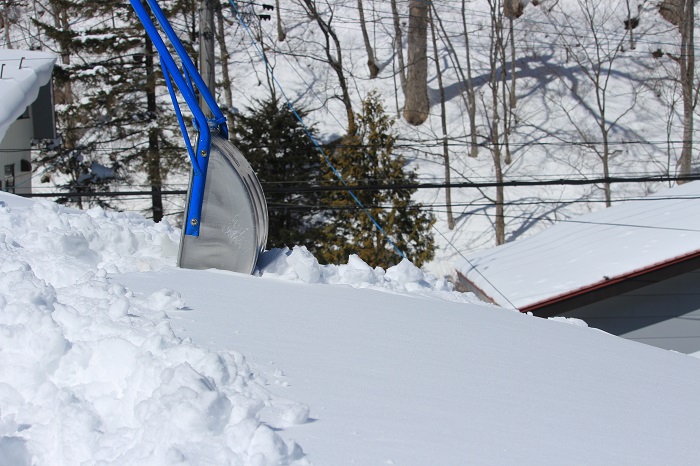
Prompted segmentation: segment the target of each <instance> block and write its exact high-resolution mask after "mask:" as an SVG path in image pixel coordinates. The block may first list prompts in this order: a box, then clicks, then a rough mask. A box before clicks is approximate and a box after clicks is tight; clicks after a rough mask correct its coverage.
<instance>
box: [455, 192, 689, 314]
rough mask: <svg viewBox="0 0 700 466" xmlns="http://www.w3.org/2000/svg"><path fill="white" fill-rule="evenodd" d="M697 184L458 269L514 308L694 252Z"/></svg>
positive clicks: (478, 256) (564, 225)
mask: <svg viewBox="0 0 700 466" xmlns="http://www.w3.org/2000/svg"><path fill="white" fill-rule="evenodd" d="M698 196H700V182H698V181H695V182H692V183H687V184H684V185H680V186H677V187H674V188H670V189H667V190H664V191H660V192H658V193H656V194H654V195H652V196H648V197H645V198H639V199H637V200H633V201H627V202H624V203H619V204H616V205H613V206H612V207H610V208H608V209H605V210H600V211H597V212H594V213H591V214H588V215H582V216H580V217H575V218H573V219H569V220H564V221H562V222H560V223H558V224H556V225H554V226H552V227H549V228H548V229H546V230H544V231H542V232H540V233H538V234H536V235H534V236H531V237H529V238H524V239H521V240H519V241H514V242H512V243H507V244H505V245H502V246H498V247H495V248H492V249H490V250H486V251H481V252H477V253H474V254H470V255H467V256H466V258H465V259H462V260H460V261H458V262H457V265H456V267H457V270H459V271H460V273H461V274H462V275H464V276H465V277H466V278H467V279H469V281H470V282H472V283H473V284H474V285H476V286H477V287H478V288H479V289H480V290H482V291H483V292H484V293H485V294H486V295H487V296H489V297H490V298H491V299H492V300H493V301H494V302H496V303H497V304H499V305H501V306H504V307H515V308H517V309H521V308H524V307H526V306H529V305H532V304H536V303H539V302H542V301H546V300H548V299H551V298H554V297H556V296H559V295H562V294H568V293H570V292H572V291H574V290H578V289H580V288H584V287H588V286H592V285H595V284H598V283H604V282H606V281H608V280H611V279H615V278H617V277H619V276H621V275H625V274H628V273H631V272H635V271H638V270H641V269H646V268H648V267H651V266H653V265H656V264H660V263H663V262H667V261H669V260H672V259H675V258H678V257H681V256H684V255H686V254H691V253H695V252H697V251H700V204H698Z"/></svg>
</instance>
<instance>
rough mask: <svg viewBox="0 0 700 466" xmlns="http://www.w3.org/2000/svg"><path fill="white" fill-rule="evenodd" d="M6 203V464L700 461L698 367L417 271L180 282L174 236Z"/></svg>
mask: <svg viewBox="0 0 700 466" xmlns="http://www.w3.org/2000/svg"><path fill="white" fill-rule="evenodd" d="M0 196H1V197H0V358H1V360H2V364H0V464H3V465H6V464H7V465H13V466H21V465H30V464H66V465H69V464H120V465H142V464H149V465H175V464H188V465H205V464H216V465H223V464H236V465H278V464H299V465H301V464H318V465H344V464H403V465H425V464H443V465H462V464H494V465H499V464H537V465H541V464H552V465H555V464H556V465H560V464H630V465H632V464H634V465H641V464H649V465H655V464H675V465H685V464H687V465H691V464H695V462H696V460H697V457H698V454H700V449H699V447H698V444H697V441H696V440H697V438H698V436H700V404H698V403H697V401H696V398H697V397H696V391H697V381H698V380H700V361H698V360H697V359H695V358H692V357H689V356H686V355H682V354H678V353H673V352H668V351H663V350H660V349H657V348H652V347H649V346H646V345H641V344H636V343H634V342H630V341H626V340H622V339H619V338H616V337H613V336H610V335H607V334H604V333H603V332H600V331H597V330H594V329H590V328H587V327H586V326H585V325H582V323H581V322H580V321H551V320H550V321H546V320H542V319H538V318H534V317H530V316H527V315H523V314H520V313H517V312H513V311H510V310H504V309H499V308H495V307H491V306H485V305H483V304H476V303H475V302H474V301H473V298H470V296H468V295H462V294H457V293H454V292H451V291H450V286H449V285H448V284H447V283H446V282H444V281H443V280H437V279H435V278H434V277H431V276H427V275H425V274H424V273H423V272H421V271H420V270H418V269H416V268H415V267H413V266H411V265H410V264H409V263H407V262H404V263H402V264H400V265H398V266H396V267H394V268H391V269H389V270H387V271H383V270H381V269H371V268H370V267H368V266H367V265H366V264H364V263H362V262H361V261H358V260H353V261H351V262H350V263H348V264H346V265H341V266H321V265H319V264H318V263H317V262H316V261H315V259H314V258H313V257H312V256H310V255H309V254H308V253H306V252H305V251H304V250H303V249H295V250H293V251H284V250H276V251H271V252H268V253H266V255H265V256H264V258H263V262H262V263H261V268H260V270H258V272H257V273H256V275H257V276H246V275H238V274H233V273H228V272H219V271H192V270H182V269H177V268H175V267H173V263H174V259H175V254H176V246H177V241H178V232H177V231H176V230H174V229H173V228H172V227H170V226H169V225H168V224H167V223H161V224H153V223H152V222H150V221H148V220H144V219H143V218H141V217H139V216H137V215H134V214H117V213H109V212H105V211H103V210H101V209H91V210H89V211H87V212H81V211H77V210H71V209H67V208H65V207H59V206H57V205H55V204H52V203H48V202H37V203H32V202H30V201H27V200H24V199H21V198H18V197H15V196H12V195H9V194H2V195H0ZM571 324H577V325H571Z"/></svg>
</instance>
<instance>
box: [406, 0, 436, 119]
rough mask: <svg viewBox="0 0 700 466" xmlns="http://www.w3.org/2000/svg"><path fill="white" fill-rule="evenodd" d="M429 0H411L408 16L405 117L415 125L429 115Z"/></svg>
mask: <svg viewBox="0 0 700 466" xmlns="http://www.w3.org/2000/svg"><path fill="white" fill-rule="evenodd" d="M427 41H428V3H427V2H425V1H423V0H411V3H410V4H409V18H408V66H407V69H408V73H407V76H406V106H405V108H404V113H403V115H404V118H405V119H406V121H407V122H408V123H409V124H412V125H415V126H418V125H421V124H423V122H425V120H427V119H428V113H429V111H430V101H429V100H428V58H427V48H428V46H427Z"/></svg>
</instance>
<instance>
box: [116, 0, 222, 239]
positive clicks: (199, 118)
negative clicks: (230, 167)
mask: <svg viewBox="0 0 700 466" xmlns="http://www.w3.org/2000/svg"><path fill="white" fill-rule="evenodd" d="M130 2H131V6H132V7H133V9H134V11H135V12H136V15H137V16H138V18H139V20H140V21H141V23H142V24H143V27H144V28H145V30H146V33H147V34H148V36H149V37H150V38H151V41H152V42H153V45H154V46H155V47H156V50H158V54H159V55H160V60H161V66H162V68H163V74H164V76H165V81H166V84H167V86H168V91H169V92H170V97H171V99H172V101H173V106H174V107H175V113H176V115H177V118H178V122H179V124H180V130H181V131H182V135H183V138H184V139H185V145H186V146H187V152H188V153H189V156H190V161H191V162H192V170H193V177H192V185H191V187H190V196H189V204H188V206H187V218H186V219H185V221H186V226H185V234H186V235H191V236H199V227H200V224H201V218H202V204H203V202H204V188H205V184H206V179H207V166H208V161H209V152H210V151H211V130H212V129H215V130H218V132H219V134H220V135H221V136H222V137H223V138H225V139H228V127H227V126H226V117H224V115H223V112H222V111H221V109H220V108H219V106H218V105H217V104H216V101H215V100H214V97H213V95H212V93H211V91H210V90H209V89H208V88H207V86H206V84H205V83H204V80H203V79H202V76H201V75H200V74H199V72H198V71H197V68H196V67H195V65H194V63H193V62H192V60H191V59H190V57H189V55H187V51H186V50H185V47H184V46H183V45H182V42H180V39H179V38H178V37H177V34H175V31H174V30H173V28H172V26H171V25H170V23H169V22H168V19H167V18H166V16H165V13H163V10H161V8H160V6H159V5H158V3H157V2H156V1H155V0H146V2H147V3H148V6H149V8H150V10H151V11H152V12H153V15H154V16H155V18H156V20H157V21H158V24H159V25H160V27H161V29H162V30H163V32H164V33H165V36H166V37H167V39H168V40H169V41H170V44H171V45H172V46H173V48H174V49H175V51H176V53H177V55H178V57H179V58H180V62H181V63H182V68H183V70H181V69H180V68H179V67H178V65H177V63H176V62H175V59H174V58H173V56H172V54H171V53H170V50H168V47H167V46H166V44H165V42H164V41H163V39H162V37H161V35H160V33H159V31H158V29H157V28H156V26H155V24H154V23H153V21H152V20H151V17H150V14H149V12H148V11H147V10H146V8H145V7H144V4H143V0H130ZM190 79H191V80H192V81H194V84H195V85H196V88H197V90H198V91H199V93H200V94H201V95H202V98H203V99H204V101H205V102H206V104H207V106H208V107H209V110H210V111H211V113H212V115H213V118H211V119H208V118H207V117H206V115H205V114H204V111H203V110H202V108H201V107H200V105H199V101H198V99H197V96H196V95H195V93H194V88H193V86H192V84H191V82H190V81H189V80H190ZM173 82H174V83H175V86H176V87H177V89H178V91H180V94H181V95H182V97H183V98H184V99H185V102H186V103H187V106H188V107H189V109H190V110H191V111H192V114H193V116H194V119H195V128H196V130H197V131H198V132H199V134H198V138H197V148H196V150H195V149H193V147H192V144H191V142H190V138H189V134H188V132H187V129H186V127H185V124H184V120H183V117H182V113H181V111H180V107H179V105H178V103H177V97H176V95H175V90H174V88H173V85H172V84H173Z"/></svg>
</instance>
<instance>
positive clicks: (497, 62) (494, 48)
mask: <svg viewBox="0 0 700 466" xmlns="http://www.w3.org/2000/svg"><path fill="white" fill-rule="evenodd" d="M488 2H489V6H490V7H491V44H490V45H491V46H490V53H489V65H490V67H491V75H490V78H489V87H490V88H491V105H492V115H491V146H492V148H491V156H492V157H493V166H494V172H495V175H496V183H498V186H497V187H496V221H495V225H494V227H495V233H496V245H500V244H503V243H505V241H506V223H505V215H504V207H503V201H504V198H505V195H504V192H503V189H504V188H503V185H502V183H503V167H502V153H501V137H500V124H501V117H500V115H499V113H498V109H499V104H498V95H499V87H500V84H501V80H500V79H499V72H498V69H499V68H501V73H503V70H504V68H503V60H502V58H501V56H502V52H503V50H504V46H503V22H502V18H501V16H500V15H501V13H500V0H488ZM503 98H504V99H505V95H504V96H503ZM504 137H505V135H504Z"/></svg>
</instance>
